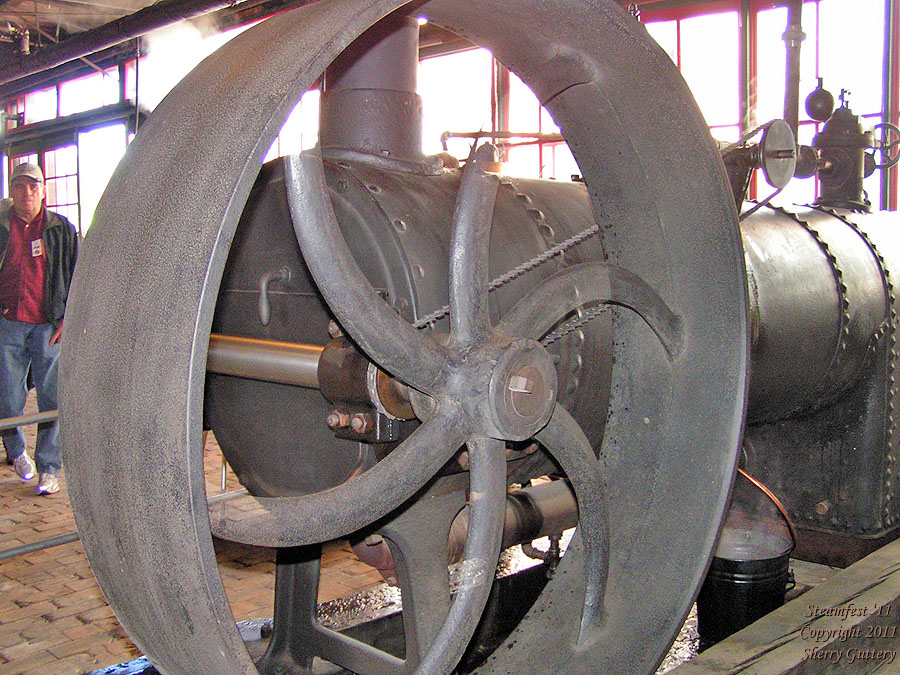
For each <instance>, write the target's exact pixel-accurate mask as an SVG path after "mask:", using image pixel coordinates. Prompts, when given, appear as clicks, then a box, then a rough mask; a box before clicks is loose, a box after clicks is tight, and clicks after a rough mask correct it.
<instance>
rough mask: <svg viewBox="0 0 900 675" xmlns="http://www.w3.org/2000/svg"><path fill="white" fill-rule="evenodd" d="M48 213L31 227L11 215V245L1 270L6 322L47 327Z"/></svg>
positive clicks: (0, 304)
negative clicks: (45, 225) (45, 230)
mask: <svg viewBox="0 0 900 675" xmlns="http://www.w3.org/2000/svg"><path fill="white" fill-rule="evenodd" d="M45 214H46V211H45V209H41V213H40V215H39V216H38V217H37V218H36V219H35V221H34V222H33V223H31V224H28V225H26V224H25V221H23V220H22V219H21V218H19V217H18V216H17V215H15V210H13V211H12V212H11V213H10V216H11V218H10V224H9V244H7V246H6V255H5V256H4V257H3V266H2V267H0V307H2V308H3V318H5V319H9V320H10V321H22V322H24V323H47V317H46V316H45V315H44V277H45V276H46V274H47V251H45V250H44V241H43V239H41V235H42V234H43V232H44V220H45Z"/></svg>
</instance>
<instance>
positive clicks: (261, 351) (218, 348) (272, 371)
mask: <svg viewBox="0 0 900 675" xmlns="http://www.w3.org/2000/svg"><path fill="white" fill-rule="evenodd" d="M322 349H323V347H321V346H319V345H308V344H300V343H294V342H278V341H275V340H258V339H255V338H244V337H236V336H232V335H217V334H213V335H210V336H209V354H208V356H207V360H206V369H207V371H209V372H211V373H217V374H219V375H234V376H236V377H246V378H250V379H253V380H266V381H269V382H278V383H281V384H292V385H295V386H299V387H308V388H311V389H318V388H319V375H318V368H319V357H320V356H321V354H322Z"/></svg>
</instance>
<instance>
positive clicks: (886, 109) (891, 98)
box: [880, 0, 900, 211]
mask: <svg viewBox="0 0 900 675" xmlns="http://www.w3.org/2000/svg"><path fill="white" fill-rule="evenodd" d="M884 5H885V9H884V61H883V62H884V72H883V75H882V77H883V88H882V103H881V121H882V122H890V123H891V124H893V123H894V115H895V114H896V112H897V110H896V104H895V97H896V95H897V92H896V88H895V87H894V81H895V79H896V76H897V68H898V67H900V64H898V63H897V51H896V50H895V48H894V44H895V41H896V40H897V0H887V1H886V2H885V3H884ZM896 170H897V169H895V168H890V169H887V170H885V171H882V172H881V203H880V206H881V210H882V211H886V210H887V209H888V208H890V186H891V177H892V174H893V172H894V171H896Z"/></svg>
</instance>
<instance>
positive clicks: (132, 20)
mask: <svg viewBox="0 0 900 675" xmlns="http://www.w3.org/2000/svg"><path fill="white" fill-rule="evenodd" d="M236 4H238V2H236V1H235V0H161V2H158V3H156V4H154V5H151V6H149V7H146V8H144V9H141V10H139V11H137V12H135V13H134V14H129V15H127V16H123V17H122V18H121V19H116V20H115V21H111V22H109V23H107V24H103V25H102V26H99V27H97V28H94V29H93V30H89V31H86V32H84V33H78V34H77V35H74V36H72V37H69V38H67V39H65V40H63V41H62V42H59V43H57V44H56V45H54V46H53V47H48V48H47V49H44V50H42V51H40V52H37V53H35V54H31V55H30V56H28V57H27V58H21V59H19V60H18V61H16V62H14V63H8V64H3V68H0V84H7V83H9V82H14V81H15V80H18V79H20V78H23V77H27V76H28V75H33V74H35V73H39V72H42V71H44V70H49V69H50V68H55V67H56V66H60V65H62V64H64V63H68V62H69V61H74V60H75V59H79V58H83V57H85V56H90V55H91V54H94V53H95V52H99V51H101V50H103V49H106V48H108V47H112V46H115V45H117V44H120V43H122V42H125V41H127V40H131V39H132V38H136V37H139V36H141V35H145V34H146V33H149V32H150V31H154V30H156V29H158V28H164V27H166V26H169V25H171V24H173V23H177V22H179V21H183V20H185V19H192V18H194V17H197V16H201V15H203V14H208V13H209V12H214V11H216V10H219V9H224V8H225V7H232V6H234V5H236Z"/></svg>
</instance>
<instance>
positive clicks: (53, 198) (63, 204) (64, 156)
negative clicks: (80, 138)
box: [43, 145, 80, 231]
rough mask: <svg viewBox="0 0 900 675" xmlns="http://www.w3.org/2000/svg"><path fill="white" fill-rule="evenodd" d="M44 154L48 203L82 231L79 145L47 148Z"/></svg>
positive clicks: (49, 206) (50, 207)
mask: <svg viewBox="0 0 900 675" xmlns="http://www.w3.org/2000/svg"><path fill="white" fill-rule="evenodd" d="M43 155H44V167H43V168H44V185H45V187H46V189H47V198H46V205H47V208H48V209H50V210H51V211H56V212H57V213H59V214H61V215H63V216H65V217H66V218H68V219H69V220H70V221H72V224H73V225H75V228H76V229H78V230H79V231H80V226H79V225H80V218H79V212H78V204H79V200H78V146H76V145H67V146H64V147H61V148H54V149H53V150H47V151H45V152H44V153H43Z"/></svg>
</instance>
